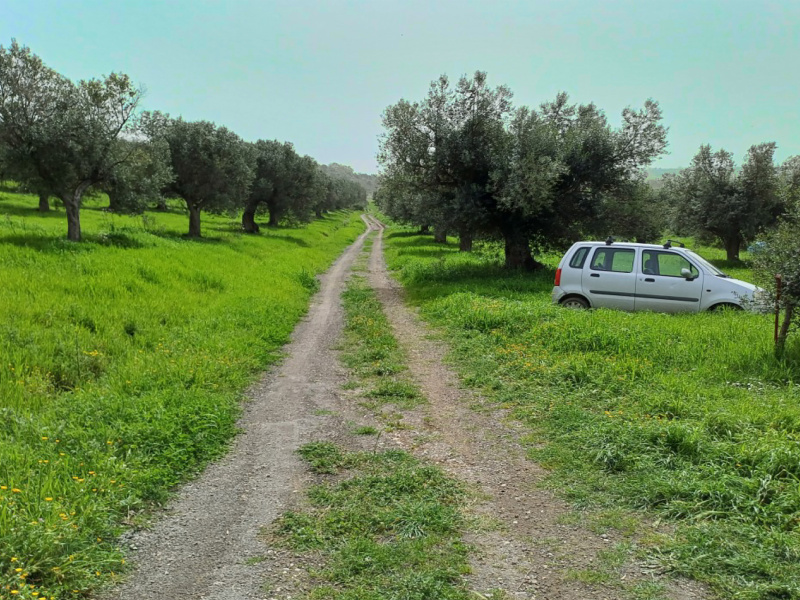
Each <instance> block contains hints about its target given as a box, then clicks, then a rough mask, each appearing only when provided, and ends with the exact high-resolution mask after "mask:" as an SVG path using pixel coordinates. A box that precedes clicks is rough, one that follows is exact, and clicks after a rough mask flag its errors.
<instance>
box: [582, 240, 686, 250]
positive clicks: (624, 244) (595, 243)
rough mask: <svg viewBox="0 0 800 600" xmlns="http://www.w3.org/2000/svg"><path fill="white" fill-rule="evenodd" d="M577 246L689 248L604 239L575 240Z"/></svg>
mask: <svg viewBox="0 0 800 600" xmlns="http://www.w3.org/2000/svg"><path fill="white" fill-rule="evenodd" d="M575 246H609V247H614V246H618V247H623V248H652V249H653V250H655V249H658V250H689V248H685V247H681V246H678V245H675V246H665V245H664V244H639V243H637V242H611V243H610V244H609V243H608V242H603V241H595V240H591V241H584V242H575V243H574V244H573V245H572V247H573V248H574V247H575Z"/></svg>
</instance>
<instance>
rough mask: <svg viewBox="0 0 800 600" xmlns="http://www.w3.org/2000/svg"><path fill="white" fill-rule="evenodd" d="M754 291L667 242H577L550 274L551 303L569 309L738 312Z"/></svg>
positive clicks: (749, 285) (747, 303)
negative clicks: (553, 278) (725, 310)
mask: <svg viewBox="0 0 800 600" xmlns="http://www.w3.org/2000/svg"><path fill="white" fill-rule="evenodd" d="M757 290H758V288H757V287H756V286H754V285H753V284H751V283H747V282H746V281H740V280H739V279H733V278H732V277H730V276H728V275H726V274H725V273H723V272H722V271H720V270H719V269H718V268H716V267H715V266H714V265H712V264H711V263H709V262H708V261H707V260H705V259H704V258H703V257H701V256H700V255H698V254H695V253H694V252H692V251H691V250H689V249H687V248H684V247H682V246H680V247H675V246H673V244H672V243H671V242H667V243H666V244H663V245H656V244H632V243H617V242H614V241H612V240H611V239H609V240H607V241H605V242H578V243H576V244H574V245H573V246H572V247H571V248H570V249H569V250H568V251H567V253H566V254H565V255H564V257H563V258H562V259H561V262H560V263H559V264H558V270H557V271H556V280H555V286H554V287H553V302H555V303H556V304H561V305H562V306H567V307H570V308H590V307H592V308H617V309H620V310H628V311H638V310H650V311H656V312H670V313H674V312H698V311H701V310H715V309H718V308H744V307H745V306H748V305H750V304H751V303H752V302H753V300H754V294H755V292H756V291H757Z"/></svg>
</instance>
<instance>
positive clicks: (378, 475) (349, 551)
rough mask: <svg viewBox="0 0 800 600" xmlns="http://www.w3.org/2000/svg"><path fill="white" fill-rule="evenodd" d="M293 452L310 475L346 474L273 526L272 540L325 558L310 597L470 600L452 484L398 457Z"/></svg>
mask: <svg viewBox="0 0 800 600" xmlns="http://www.w3.org/2000/svg"><path fill="white" fill-rule="evenodd" d="M300 453H301V455H302V456H303V457H304V458H306V459H307V460H309V464H310V466H311V468H312V470H314V471H316V472H325V473H328V472H342V471H343V470H344V471H345V474H346V477H344V478H343V480H342V479H340V480H337V481H331V482H327V483H323V484H320V485H316V486H314V487H312V488H311V489H310V490H309V491H308V499H309V507H308V508H307V509H306V510H302V511H295V512H289V513H286V514H285V515H283V517H281V519H280V520H279V521H278V522H277V524H276V531H277V538H278V540H281V541H283V543H285V544H287V545H288V546H290V547H292V548H294V549H296V550H299V551H309V552H311V551H313V552H321V553H322V554H323V556H324V558H325V567H324V568H322V570H321V571H320V572H318V573H317V574H316V577H317V579H318V581H317V583H318V584H319V585H318V586H317V587H316V588H315V589H314V591H313V592H312V593H311V594H310V596H309V597H310V598H315V599H322V598H326V599H331V600H333V599H336V600H379V599H384V598H404V599H407V600H427V599H430V598H436V599H441V600H462V599H466V598H469V597H471V596H470V595H469V594H468V592H467V590H466V589H464V587H463V585H462V583H461V582H460V578H461V575H462V574H464V573H465V572H467V571H468V568H469V567H468V564H467V559H466V556H467V548H466V547H465V546H464V544H463V543H462V542H461V541H460V529H461V527H462V525H463V519H462V516H461V512H460V509H461V507H462V504H463V501H464V490H463V489H462V488H461V486H460V485H459V484H458V483H457V482H455V481H454V480H453V479H451V478H449V477H447V476H446V475H445V474H444V473H443V472H442V470H441V469H439V468H438V467H434V466H431V465H427V464H425V463H423V462H420V461H419V460H417V459H415V458H414V457H412V456H411V455H410V454H408V453H406V452H402V451H399V450H390V451H385V452H378V453H372V452H346V451H344V450H342V449H340V448H338V447H337V446H335V445H333V444H330V443H328V442H315V443H313V444H310V445H307V446H304V447H303V448H301V450H300ZM321 457H322V458H321ZM320 459H321V460H322V463H323V467H322V469H320Z"/></svg>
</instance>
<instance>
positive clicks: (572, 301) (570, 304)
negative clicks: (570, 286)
mask: <svg viewBox="0 0 800 600" xmlns="http://www.w3.org/2000/svg"><path fill="white" fill-rule="evenodd" d="M561 306H564V307H565V308H578V309H583V308H589V303H588V302H587V301H586V300H584V299H583V298H581V297H580V296H571V297H569V298H567V299H566V300H564V301H562V302H561Z"/></svg>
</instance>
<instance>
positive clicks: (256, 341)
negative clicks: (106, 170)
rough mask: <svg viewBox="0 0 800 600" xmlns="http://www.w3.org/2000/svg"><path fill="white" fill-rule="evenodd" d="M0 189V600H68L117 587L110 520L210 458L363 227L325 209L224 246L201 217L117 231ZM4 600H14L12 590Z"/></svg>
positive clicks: (223, 235) (148, 220)
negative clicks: (78, 233) (305, 221)
mask: <svg viewBox="0 0 800 600" xmlns="http://www.w3.org/2000/svg"><path fill="white" fill-rule="evenodd" d="M35 206H36V199H35V198H34V197H31V196H24V195H17V194H10V193H0V281H2V285H0V314H2V315H3V317H2V320H1V321H0V597H3V598H11V597H14V598H34V597H39V598H42V597H45V596H46V597H48V598H49V597H57V598H63V597H71V596H73V595H76V596H77V595H82V594H84V593H85V592H86V591H87V590H89V589H92V588H95V587H96V586H97V585H98V584H99V583H101V582H105V581H108V580H110V579H113V578H114V573H116V572H118V571H119V570H120V569H121V568H122V564H123V557H122V555H121V554H120V552H119V551H118V550H117V549H116V548H115V546H114V541H113V539H114V536H115V535H117V534H118V533H119V532H120V526H121V525H122V524H130V523H131V521H135V520H136V515H137V514H139V513H140V512H141V511H142V510H143V509H145V508H146V507H147V506H149V505H151V504H152V503H160V502H163V501H164V500H165V499H166V498H167V496H168V494H169V489H170V488H171V487H172V486H174V485H175V484H176V483H178V482H180V481H181V480H183V479H185V478H186V477H187V476H188V475H191V474H192V473H194V472H196V471H198V470H199V469H200V468H201V467H202V466H203V465H204V464H205V463H207V462H208V461H209V460H210V459H212V458H214V457H216V456H218V455H219V454H220V453H221V452H222V451H223V450H224V448H225V445H226V443H227V442H228V441H229V440H230V438H231V437H232V436H233V435H234V433H235V420H236V417H237V415H238V413H239V407H238V403H239V400H240V398H241V394H242V391H243V390H244V389H245V388H246V386H247V385H248V384H249V383H250V382H251V381H252V380H253V377H254V375H255V374H256V373H258V372H259V371H261V370H263V369H264V368H265V367H266V366H267V365H268V364H270V363H271V362H274V360H275V359H276V358H277V357H278V355H279V349H280V347H281V345H282V344H284V343H285V342H286V341H287V339H288V336H289V334H290V332H291V331H292V329H293V327H294V325H295V324H296V322H297V321H298V319H299V318H300V317H301V316H302V314H303V313H304V312H305V310H306V308H307V304H308V299H309V297H310V295H311V293H312V291H313V290H314V289H315V288H316V279H315V278H314V275H315V274H316V273H319V272H321V271H323V270H324V269H326V268H327V266H328V265H329V264H330V263H331V261H332V260H333V259H334V258H335V257H336V256H337V255H338V254H339V253H340V252H341V251H342V250H343V249H344V248H345V247H346V246H347V245H348V244H349V243H351V242H352V241H353V240H354V239H355V238H356V236H357V235H358V234H359V233H360V232H361V231H362V230H363V223H362V222H361V220H360V219H359V218H358V216H357V215H356V214H350V213H344V212H342V213H337V214H333V215H329V216H327V217H326V218H324V219H322V220H318V221H315V222H314V223H312V224H311V225H309V226H308V227H305V228H299V229H270V230H267V231H266V232H265V233H264V234H262V235H260V236H245V235H242V234H240V233H238V229H239V227H238V224H237V223H236V222H235V221H233V220H232V219H230V218H224V217H213V216H205V217H204V231H205V233H206V235H207V237H205V238H203V239H200V240H187V239H185V238H183V237H182V234H183V233H184V231H185V228H186V216H185V215H184V214H181V213H180V212H177V211H176V212H175V213H148V214H146V215H145V216H144V217H120V216H113V215H110V214H107V213H104V212H102V211H101V210H100V209H99V208H97V207H93V206H92V205H91V204H90V205H89V206H88V207H87V208H84V210H83V211H82V222H83V228H84V232H85V237H86V241H84V242H82V243H79V244H75V243H70V242H68V241H66V240H65V239H64V235H65V231H66V222H65V217H64V212H63V210H58V211H53V212H51V213H48V214H44V215H40V214H38V213H37V212H36V211H35ZM14 592H17V593H14Z"/></svg>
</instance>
